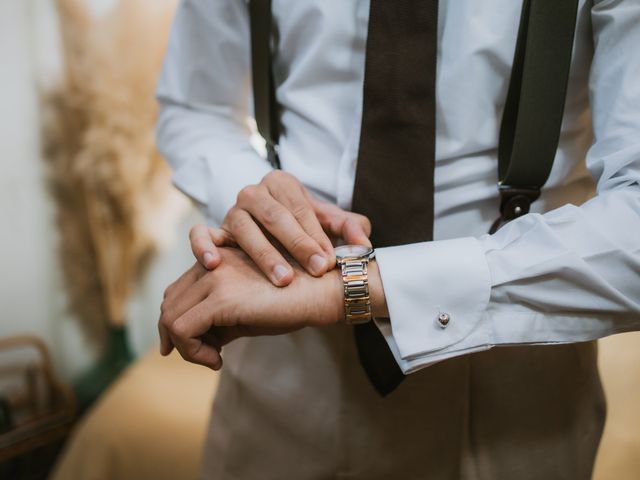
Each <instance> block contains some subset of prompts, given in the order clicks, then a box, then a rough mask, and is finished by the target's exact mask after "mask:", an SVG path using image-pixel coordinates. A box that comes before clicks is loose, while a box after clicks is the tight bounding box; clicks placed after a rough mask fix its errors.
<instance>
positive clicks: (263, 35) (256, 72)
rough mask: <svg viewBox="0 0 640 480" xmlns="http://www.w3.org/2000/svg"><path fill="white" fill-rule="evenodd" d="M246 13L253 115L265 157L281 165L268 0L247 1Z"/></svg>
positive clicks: (275, 166) (269, 2)
mask: <svg viewBox="0 0 640 480" xmlns="http://www.w3.org/2000/svg"><path fill="white" fill-rule="evenodd" d="M249 17H250V25H251V62H252V72H253V101H254V115H255V119H256V124H257V126H258V132H260V135H262V137H263V138H264V139H265V141H266V147H267V159H268V160H269V163H271V165H272V166H273V167H274V168H280V159H279V158H278V140H279V137H280V128H279V127H280V123H279V118H278V105H277V103H276V95H275V84H274V79H273V56H272V53H271V26H272V14H271V0H251V1H250V2H249Z"/></svg>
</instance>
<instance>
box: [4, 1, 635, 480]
mask: <svg viewBox="0 0 640 480" xmlns="http://www.w3.org/2000/svg"><path fill="white" fill-rule="evenodd" d="M176 3H177V0H2V1H0V65H1V66H2V68H1V71H2V76H1V77H0V161H1V162H2V163H1V165H2V169H1V171H0V479H5V478H6V479H17V480H21V479H31V478H34V479H36V478H53V479H55V480H59V479H62V480H67V479H68V480H74V479H82V480H85V479H105V480H106V479H118V480H128V479H146V478H154V479H189V478H198V471H199V464H200V458H201V455H202V452H201V445H202V441H203V439H204V434H205V428H206V426H207V424H208V415H209V409H210V404H211V401H212V398H213V395H214V393H215V387H216V382H217V376H216V374H214V373H212V372H210V371H208V370H206V369H204V368H201V367H197V366H193V365H190V364H187V363H185V362H183V361H181V359H180V358H179V357H177V356H176V355H172V356H171V357H169V358H168V359H164V358H160V357H159V355H158V353H157V344H156V343H157V330H156V322H157V318H158V313H159V305H160V303H161V299H162V292H163V290H164V288H165V287H166V286H167V285H168V284H169V283H170V282H171V281H172V280H174V279H175V278H176V277H177V276H178V275H179V274H180V273H181V272H183V271H184V270H185V269H186V268H187V267H188V266H189V265H191V264H192V263H193V260H192V256H191V253H190V251H189V246H188V243H187V233H188V230H189V228H190V226H191V225H193V224H194V223H196V222H198V221H200V218H199V216H198V214H197V212H195V211H194V209H193V208H192V207H191V206H190V205H189V203H188V202H187V200H186V199H185V198H183V197H182V196H181V195H180V194H179V193H178V192H176V191H175V190H174V189H173V187H171V185H170V172H169V170H168V168H167V166H166V165H165V163H164V162H163V160H162V159H161V158H160V157H159V155H158V153H157V151H156V150H155V147H154V144H153V129H154V122H155V116H156V108H157V107H156V103H155V101H154V97H153V94H154V88H155V81H156V77H157V75H158V72H159V68H160V65H161V61H162V55H163V52H164V48H165V43H166V39H167V34H168V31H169V27H170V22H171V19H172V15H173V12H174V9H175V7H176ZM600 352H601V355H600V362H601V371H602V375H603V381H604V384H605V388H606V392H607V397H608V400H609V418H608V423H607V427H606V431H605V438H604V440H603V445H602V448H601V451H600V454H599V457H598V462H597V466H596V473H595V476H594V478H596V479H599V480H609V479H616V480H632V479H638V478H640V411H639V409H638V405H640V335H639V334H627V335H621V336H616V337H612V338H608V339H605V340H603V341H601V342H600Z"/></svg>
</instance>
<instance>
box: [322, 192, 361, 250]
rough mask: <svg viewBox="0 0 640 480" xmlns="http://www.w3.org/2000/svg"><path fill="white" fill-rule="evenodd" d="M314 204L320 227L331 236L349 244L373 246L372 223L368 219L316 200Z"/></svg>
mask: <svg viewBox="0 0 640 480" xmlns="http://www.w3.org/2000/svg"><path fill="white" fill-rule="evenodd" d="M312 204H313V207H314V210H315V212H316V216H317V217H318V221H319V222H320V225H322V228H323V229H324V230H325V232H327V233H328V234H329V235H331V236H333V237H337V238H341V239H342V240H343V241H344V242H346V243H348V244H355V245H366V246H368V247H370V246H371V241H370V240H369V236H370V235H371V222H370V221H369V219H368V218H367V217H365V216H364V215H360V214H359V213H353V212H347V211H346V210H342V209H341V208H340V207H338V206H337V205H333V204H331V203H327V202H321V201H319V200H316V199H313V200H312Z"/></svg>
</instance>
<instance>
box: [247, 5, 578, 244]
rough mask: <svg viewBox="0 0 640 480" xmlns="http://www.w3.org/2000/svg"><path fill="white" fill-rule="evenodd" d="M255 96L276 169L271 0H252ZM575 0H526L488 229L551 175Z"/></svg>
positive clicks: (523, 208) (523, 204) (518, 210)
mask: <svg viewBox="0 0 640 480" xmlns="http://www.w3.org/2000/svg"><path fill="white" fill-rule="evenodd" d="M249 9H250V21H251V57H252V64H253V96H254V109H255V119H256V123H257V126H258V131H259V132H260V134H261V135H262V137H263V138H264V139H265V141H266V147H267V156H268V159H269V162H270V163H271V164H272V165H273V166H274V168H280V161H279V158H278V151H277V148H278V139H279V134H280V131H279V113H278V105H277V102H276V97H275V85H274V79H273V69H272V65H273V62H272V51H271V26H272V25H271V23H272V14H271V0H250V4H249ZM577 9H578V0H523V6H522V15H521V18H520V27H519V31H518V40H517V43H516V49H515V55H514V61H513V68H512V71H511V81H510V83H509V90H508V93H507V98H506V102H505V108H504V114H503V117H502V125H501V128H500V138H499V143H498V179H499V182H498V189H499V191H500V198H501V201H500V217H499V218H498V219H497V220H496V221H495V222H494V224H493V225H492V227H491V230H490V233H494V232H495V231H496V230H498V228H500V227H501V226H502V225H503V224H504V223H506V222H508V221H510V220H513V219H514V218H517V217H520V216H522V215H524V214H526V213H528V212H529V208H530V206H531V203H532V202H534V201H535V200H536V199H537V198H538V197H539V196H540V190H541V188H542V186H543V185H544V184H545V182H546V181H547V179H548V178H549V173H550V172H551V167H552V166H553V160H554V158H555V154H556V150H557V148H558V140H559V137H560V127H561V124H562V115H563V111H564V103H565V97H566V92H567V83H568V79H569V68H570V64H571V52H572V47H573V37H574V31H575V24H576V15H577Z"/></svg>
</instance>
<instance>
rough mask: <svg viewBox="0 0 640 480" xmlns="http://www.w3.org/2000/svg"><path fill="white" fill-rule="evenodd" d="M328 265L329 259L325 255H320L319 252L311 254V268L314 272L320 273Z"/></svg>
mask: <svg viewBox="0 0 640 480" xmlns="http://www.w3.org/2000/svg"><path fill="white" fill-rule="evenodd" d="M326 266H327V260H326V259H325V258H324V257H323V256H321V255H318V254H317V253H315V254H313V255H311V258H310V259H309V268H311V271H312V272H313V273H316V274H319V273H321V272H323V271H324V269H325V267H326Z"/></svg>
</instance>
